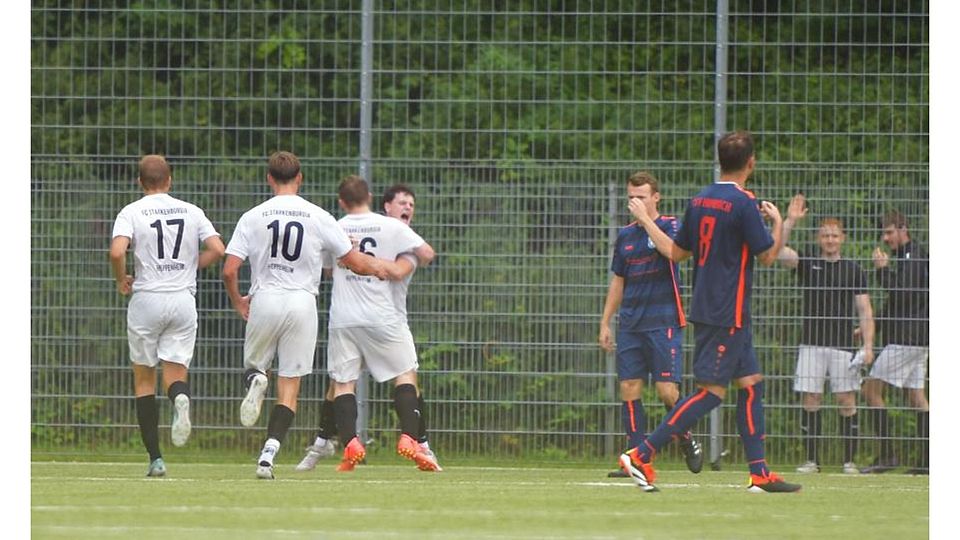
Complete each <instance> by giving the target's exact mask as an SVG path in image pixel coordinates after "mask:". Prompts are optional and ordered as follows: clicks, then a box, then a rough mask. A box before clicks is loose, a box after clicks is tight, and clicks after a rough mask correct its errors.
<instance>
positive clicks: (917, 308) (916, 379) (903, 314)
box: [861, 210, 930, 474]
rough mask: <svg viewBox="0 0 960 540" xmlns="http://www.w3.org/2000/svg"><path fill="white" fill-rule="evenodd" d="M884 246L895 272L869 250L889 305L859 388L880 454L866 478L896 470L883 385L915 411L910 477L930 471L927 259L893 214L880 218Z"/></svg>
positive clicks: (886, 259) (884, 256) (884, 257)
mask: <svg viewBox="0 0 960 540" xmlns="http://www.w3.org/2000/svg"><path fill="white" fill-rule="evenodd" d="M883 242H884V243H885V244H886V245H887V247H889V248H890V251H891V252H892V253H893V255H894V257H896V259H897V263H896V268H894V267H893V266H892V265H891V264H890V258H889V256H888V255H887V254H886V253H885V252H884V251H883V250H882V249H880V248H879V247H877V248H876V249H874V250H873V265H874V267H875V268H876V271H877V278H878V280H879V282H880V286H881V287H883V288H884V289H886V291H887V303H886V304H885V305H884V308H883V311H881V313H880V317H878V319H877V320H878V322H879V326H880V336H881V339H882V340H883V343H885V344H886V345H885V346H884V348H883V350H882V351H880V355H879V356H877V361H876V362H875V363H874V365H873V369H872V370H871V371H870V375H869V376H868V378H867V380H866V381H865V382H864V384H863V395H864V397H865V398H866V399H867V405H869V406H870V418H871V420H872V422H871V423H872V424H873V429H874V435H876V437H877V444H878V445H879V455H878V456H877V457H876V459H875V460H874V462H873V464H872V465H870V466H869V467H865V468H863V469H862V470H861V472H864V473H882V472H886V471H889V470H892V469H895V468H896V467H898V466H899V465H900V460H899V458H897V456H896V454H895V453H894V451H893V441H892V439H891V434H890V420H889V417H888V415H887V410H886V403H885V402H884V398H883V394H884V391H885V390H886V388H887V385H893V386H896V387H897V388H903V389H905V390H906V391H907V400H908V401H909V403H910V406H911V407H913V408H914V409H916V410H917V425H916V436H917V440H918V441H919V443H920V450H919V452H920V455H919V459H918V460H917V465H916V467H914V468H912V469H909V470H908V471H907V472H908V473H910V474H929V471H930V446H929V441H930V404H929V403H928V402H927V396H926V394H925V393H924V385H925V382H926V372H927V355H928V352H929V351H928V347H929V343H930V259H929V257H928V255H927V252H926V250H925V249H923V247H921V246H920V245H919V244H918V243H917V242H914V241H913V240H912V239H911V238H910V231H909V230H908V229H907V218H906V217H905V216H904V215H903V214H901V213H900V212H898V211H896V210H893V211H890V212H887V213H886V215H884V217H883Z"/></svg>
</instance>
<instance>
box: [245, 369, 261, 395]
mask: <svg viewBox="0 0 960 540" xmlns="http://www.w3.org/2000/svg"><path fill="white" fill-rule="evenodd" d="M258 373H261V374H262V373H263V372H262V371H260V370H259V369H257V368H248V369H247V370H246V371H244V372H243V390H244V392H246V391H247V390H249V389H250V382H251V381H253V377H254V376H255V375H257V374H258Z"/></svg>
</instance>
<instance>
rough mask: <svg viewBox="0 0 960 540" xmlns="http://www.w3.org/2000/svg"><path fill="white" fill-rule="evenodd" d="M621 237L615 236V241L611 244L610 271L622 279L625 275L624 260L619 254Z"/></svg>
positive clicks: (625, 264) (625, 262)
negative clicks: (611, 258)
mask: <svg viewBox="0 0 960 540" xmlns="http://www.w3.org/2000/svg"><path fill="white" fill-rule="evenodd" d="M622 238H623V236H622V235H621V236H617V241H616V242H615V243H614V244H613V260H611V261H610V271H611V272H613V273H614V274H616V275H618V276H620V277H624V276H625V275H626V271H627V269H626V266H627V261H626V259H625V258H624V257H623V256H622V255H621V254H620V243H621V239H622Z"/></svg>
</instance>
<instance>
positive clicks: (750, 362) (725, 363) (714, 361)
mask: <svg viewBox="0 0 960 540" xmlns="http://www.w3.org/2000/svg"><path fill="white" fill-rule="evenodd" d="M693 338H694V341H696V348H695V349H694V353H693V376H694V379H696V381H697V382H698V383H711V384H719V385H721V386H727V385H728V384H730V381H732V380H734V379H739V378H741V377H746V376H747V375H753V374H755V373H760V363H759V362H757V353H756V351H754V350H753V330H752V329H751V328H750V327H749V326H747V327H746V328H731V327H729V326H713V325H711V324H702V323H694V325H693Z"/></svg>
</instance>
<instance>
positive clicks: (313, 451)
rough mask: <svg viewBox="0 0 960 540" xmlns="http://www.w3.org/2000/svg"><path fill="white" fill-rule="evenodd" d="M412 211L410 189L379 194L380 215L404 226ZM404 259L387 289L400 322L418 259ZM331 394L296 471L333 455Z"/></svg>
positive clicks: (423, 438)
mask: <svg viewBox="0 0 960 540" xmlns="http://www.w3.org/2000/svg"><path fill="white" fill-rule="evenodd" d="M415 211H416V195H414V193H413V190H412V189H410V188H409V187H407V186H406V185H403V184H395V185H393V186H390V187H389V188H387V190H386V191H384V192H383V213H384V215H386V216H389V217H392V218H395V219H399V220H400V221H402V222H404V223H406V224H407V225H408V226H409V225H410V223H411V222H412V221H413V215H414V212H415ZM402 260H406V263H403V262H401V264H404V265H407V264H408V265H409V266H405V267H404V268H409V274H407V275H406V277H404V278H403V279H399V280H391V281H390V288H391V291H392V293H393V299H394V304H395V305H396V307H397V310H398V311H399V312H400V314H401V315H402V316H403V321H404V322H405V323H406V322H407V289H408V288H409V286H410V280H411V279H413V272H415V271H416V268H417V265H418V262H419V261H418V259H417V257H416V256H414V255H412V254H409V253H404V254H401V255H400V257H399V258H398V262H399V261H402ZM335 397H336V396H335V395H334V391H333V385H330V386H328V387H327V392H326V395H325V397H324V401H323V405H322V406H321V407H320V429H319V430H318V431H317V436H316V439H315V440H314V441H313V444H311V445H310V446H308V447H307V448H306V451H307V453H306V454H305V455H304V456H303V459H302V460H301V461H300V463H299V464H298V465H297V468H296V470H298V471H312V470H313V469H314V468H315V467H316V466H317V461H318V460H320V459H322V458H326V457H330V456H332V455H334V454H335V453H336V447H335V445H334V442H333V440H332V438H333V437H336V436H337V426H336V419H335V417H334V412H333V411H334V405H333V400H334V398H335ZM424 408H425V407H424V402H423V389H422V388H420V387H419V385H418V386H417V410H418V411H419V414H418V416H419V429H418V433H417V442H418V443H420V447H421V449H422V451H423V452H424V453H425V454H427V456H428V457H430V458H432V461H431V463H435V462H436V461H437V459H436V455H434V453H433V450H431V449H430V443H429V441H428V439H427V423H426V417H425V415H424ZM422 470H425V471H440V470H442V469H441V468H440V467H439V466H437V467H435V468H434V467H432V466H427V467H424V468H422Z"/></svg>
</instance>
